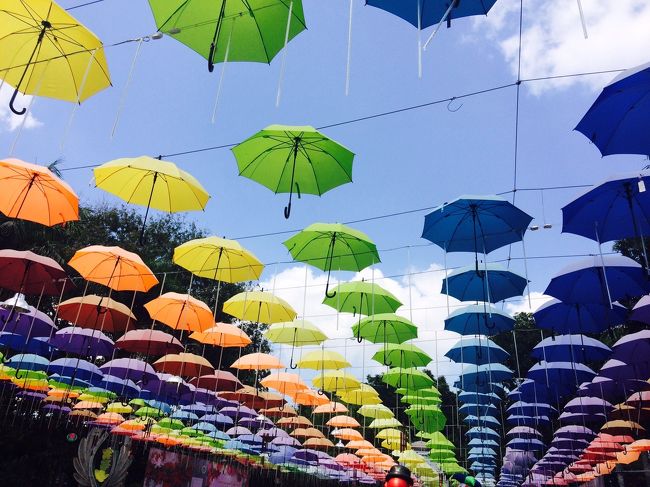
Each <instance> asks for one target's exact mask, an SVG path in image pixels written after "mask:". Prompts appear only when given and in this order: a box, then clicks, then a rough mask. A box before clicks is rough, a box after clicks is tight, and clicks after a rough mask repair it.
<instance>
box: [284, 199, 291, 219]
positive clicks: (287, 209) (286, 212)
mask: <svg viewBox="0 0 650 487" xmlns="http://www.w3.org/2000/svg"><path fill="white" fill-rule="evenodd" d="M290 216H291V201H289V204H288V205H287V206H285V207H284V218H285V219H287V220H288V219H289V217H290Z"/></svg>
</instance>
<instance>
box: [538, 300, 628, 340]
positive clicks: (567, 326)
mask: <svg viewBox="0 0 650 487" xmlns="http://www.w3.org/2000/svg"><path fill="white" fill-rule="evenodd" d="M533 315H534V317H535V324H536V325H537V326H538V327H540V328H546V329H548V330H553V331H555V332H557V333H578V334H582V333H600V332H602V331H604V330H607V329H608V328H610V327H612V326H615V325H619V324H621V323H624V322H625V320H626V318H627V309H626V308H625V307H624V306H621V305H620V304H618V303H613V305H612V306H611V307H610V305H609V303H580V302H576V303H564V302H562V301H560V300H558V299H551V300H549V301H547V302H546V303H544V304H543V305H542V306H540V307H539V308H538V309H537V311H535V313H533Z"/></svg>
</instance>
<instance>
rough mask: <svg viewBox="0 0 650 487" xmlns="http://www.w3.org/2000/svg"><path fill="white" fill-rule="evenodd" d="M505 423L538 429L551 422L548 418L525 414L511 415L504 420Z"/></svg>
mask: <svg viewBox="0 0 650 487" xmlns="http://www.w3.org/2000/svg"><path fill="white" fill-rule="evenodd" d="M506 423H508V424H515V425H517V426H529V427H531V428H538V427H539V426H543V425H546V424H550V423H551V420H550V418H549V417H548V416H531V415H526V414H511V415H510V416H508V417H507V418H506Z"/></svg>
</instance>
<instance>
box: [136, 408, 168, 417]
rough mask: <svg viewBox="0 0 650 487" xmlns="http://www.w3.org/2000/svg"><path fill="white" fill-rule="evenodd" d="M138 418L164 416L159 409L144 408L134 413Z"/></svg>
mask: <svg viewBox="0 0 650 487" xmlns="http://www.w3.org/2000/svg"><path fill="white" fill-rule="evenodd" d="M134 414H135V415H136V416H137V417H138V418H160V417H162V416H164V415H165V413H163V412H162V411H161V410H160V409H158V408H152V407H151V406H144V407H141V408H140V409H138V410H137V411H136V412H135V413H134Z"/></svg>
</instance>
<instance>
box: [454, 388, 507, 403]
mask: <svg viewBox="0 0 650 487" xmlns="http://www.w3.org/2000/svg"><path fill="white" fill-rule="evenodd" d="M458 400H459V401H461V402H463V403H465V404H499V403H500V402H501V398H500V397H499V396H497V395H496V394H494V393H488V394H481V393H478V392H465V391H462V392H460V393H459V394H458Z"/></svg>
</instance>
